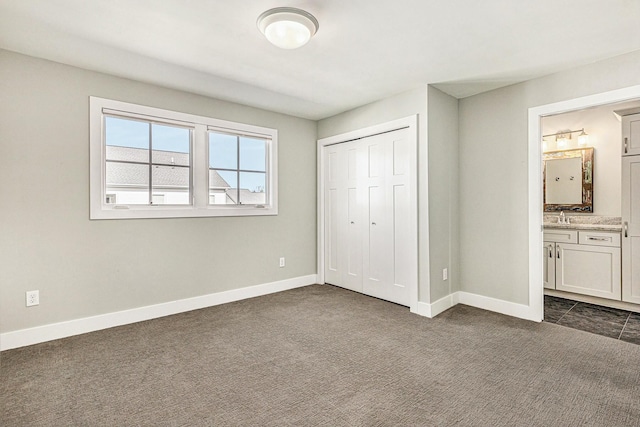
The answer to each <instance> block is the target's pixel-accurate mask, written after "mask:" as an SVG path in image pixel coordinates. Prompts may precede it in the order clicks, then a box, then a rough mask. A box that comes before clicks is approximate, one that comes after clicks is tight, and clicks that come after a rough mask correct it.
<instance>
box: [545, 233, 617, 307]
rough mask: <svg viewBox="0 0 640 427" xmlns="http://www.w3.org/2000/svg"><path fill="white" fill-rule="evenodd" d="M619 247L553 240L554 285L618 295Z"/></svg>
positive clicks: (610, 296) (569, 289)
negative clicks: (554, 256)
mask: <svg viewBox="0 0 640 427" xmlns="http://www.w3.org/2000/svg"><path fill="white" fill-rule="evenodd" d="M620 283H621V272H620V248H614V247H605V246H591V245H574V244H565V243H557V244H556V289H557V290H559V291H566V292H575V293H578V294H584V295H591V296H595V297H600V298H608V299H615V300H618V301H619V300H620V299H621V286H620Z"/></svg>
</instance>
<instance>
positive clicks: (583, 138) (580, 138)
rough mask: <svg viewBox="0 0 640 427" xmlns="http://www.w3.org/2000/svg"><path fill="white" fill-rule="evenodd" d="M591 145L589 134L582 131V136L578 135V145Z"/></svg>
mask: <svg viewBox="0 0 640 427" xmlns="http://www.w3.org/2000/svg"><path fill="white" fill-rule="evenodd" d="M588 143H589V134H587V133H586V132H585V131H584V128H583V129H582V132H581V133H580V135H578V145H587V144H588Z"/></svg>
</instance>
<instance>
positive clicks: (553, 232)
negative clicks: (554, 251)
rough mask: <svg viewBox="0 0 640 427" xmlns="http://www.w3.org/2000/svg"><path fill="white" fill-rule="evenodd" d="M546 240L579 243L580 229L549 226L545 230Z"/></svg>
mask: <svg viewBox="0 0 640 427" xmlns="http://www.w3.org/2000/svg"><path fill="white" fill-rule="evenodd" d="M544 241H545V242H556V243H578V231H577V230H561V229H554V228H547V229H545V230H544Z"/></svg>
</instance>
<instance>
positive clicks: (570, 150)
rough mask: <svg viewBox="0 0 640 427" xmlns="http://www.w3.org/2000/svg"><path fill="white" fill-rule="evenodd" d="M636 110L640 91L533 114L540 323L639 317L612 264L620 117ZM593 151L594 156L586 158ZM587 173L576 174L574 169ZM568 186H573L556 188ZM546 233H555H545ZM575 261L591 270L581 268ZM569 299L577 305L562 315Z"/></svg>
mask: <svg viewBox="0 0 640 427" xmlns="http://www.w3.org/2000/svg"><path fill="white" fill-rule="evenodd" d="M634 107H640V86H634V87H629V88H624V89H619V90H615V91H610V92H605V93H601V94H597V95H591V96H587V97H582V98H577V99H572V100H568V101H562V102H558V103H554V104H548V105H543V106H539V107H534V108H530V109H529V253H530V256H529V297H530V306H531V307H532V309H534V310H539V311H537V312H539V313H540V319H543V316H544V319H545V320H547V321H556V322H557V323H560V324H562V322H563V321H564V322H565V323H572V322H573V323H577V322H576V321H575V320H576V319H573V318H572V317H576V318H577V316H578V315H579V314H580V313H581V312H582V311H584V313H582V314H583V316H582V317H583V318H585V317H589V316H584V314H585V313H587V311H589V309H593V308H594V307H595V308H596V309H597V308H598V307H600V308H604V307H610V308H612V309H615V308H619V309H625V310H627V311H629V312H632V311H640V306H639V305H636V304H629V303H625V302H623V301H621V298H620V286H621V284H620V279H619V277H620V274H621V272H620V263H619V261H618V263H617V264H616V263H615V262H614V261H612V259H613V258H614V257H615V254H616V252H617V253H618V259H619V257H620V255H619V252H620V241H619V240H618V241H617V242H616V237H615V236H616V234H617V236H618V237H617V239H620V229H621V219H620V217H621V184H620V183H621V163H622V162H621V160H620V159H621V152H622V148H621V147H622V144H621V142H620V141H621V137H620V129H621V126H620V115H618V116H616V115H614V111H620V110H629V109H632V108H634ZM584 135H587V138H586V141H585V138H581V137H583V136H584ZM587 148H589V149H590V151H591V153H592V155H593V157H588V156H585V154H584V152H585V151H589V150H585V149H587ZM564 159H574V160H573V161H567V162H566V170H564V167H563V168H558V167H556V166H559V165H560V164H561V163H562V162H561V161H560V160H564ZM575 159H577V160H575ZM545 160H547V161H548V162H549V164H548V165H545ZM546 166H549V168H548V169H547V168H546ZM581 166H582V169H581V170H576V171H575V172H576V173H573V172H574V171H573V170H572V169H571V168H576V167H577V168H578V169H580V167H581ZM547 172H549V173H550V174H551V175H553V176H547ZM572 178H573V180H572ZM545 179H546V180H547V181H549V180H551V181H549V182H550V183H549V186H550V187H552V188H551V189H549V187H548V186H547V185H546V183H545ZM563 181H565V182H566V184H567V185H566V186H565V187H563V188H556V186H559V185H560V184H561V183H562V182H563ZM551 182H552V183H551ZM547 190H550V191H547ZM554 191H555V193H554ZM565 191H566V192H567V193H566V194H565V193H564V192H565ZM571 191H573V192H577V193H576V194H573V193H571ZM574 196H575V197H574ZM558 222H561V224H558ZM567 222H568V223H567ZM543 226H551V227H549V229H548V230H551V231H552V232H551V233H547V234H545V233H544V228H543ZM607 226H609V228H611V230H609V229H606V227H607ZM580 230H582V231H580ZM616 230H617V231H616ZM581 234H582V236H581ZM580 244H582V245H583V246H582V247H581V246H579V245H580ZM616 246H617V249H616ZM540 248H542V251H541V250H540ZM581 249H586V251H585V250H582V251H580V250H581ZM571 260H573V261H572V262H570V261H571ZM576 260H581V262H586V263H587V268H584V269H582V268H580V267H579V266H578V267H576V265H577V264H575V261H576ZM605 261H607V262H609V267H607V264H606V262H605ZM598 263H600V267H602V268H600V267H598ZM607 268H608V270H607ZM616 268H617V270H616ZM590 269H591V270H593V271H591V270H590ZM585 274H586V275H585ZM598 275H600V276H602V277H601V278H596V279H594V277H595V276H598ZM558 276H560V280H558ZM616 277H617V279H616ZM590 280H591V281H592V282H593V283H596V284H597V285H593V286H591V285H589V281H590ZM606 280H609V281H610V282H611V283H608V284H607V283H606ZM616 280H617V283H618V285H617V290H616V287H615V286H613V285H612V283H615V281H616ZM543 283H544V288H543ZM603 283H604V285H603ZM572 286H573V287H572ZM599 287H600V288H601V289H599ZM615 292H617V295H615ZM545 295H546V296H545ZM563 300H566V301H573V303H569V302H568V304H570V305H571V307H570V308H569V309H568V310H565V311H564V312H563V313H562V314H560V311H562V310H564V309H565V308H566V307H564V305H563V304H561V302H562V301H563ZM554 303H555V304H554ZM584 307H588V309H587V308H584ZM572 310H575V311H574V313H573V314H571V311H572ZM585 310H586V311H585ZM555 311H558V312H557V313H556V312H555ZM574 315H575V316H574ZM591 317H593V318H595V317H597V316H591ZM621 317H624V316H621ZM583 318H581V319H580V320H584V319H583ZM562 319H564V320H562ZM628 319H629V316H627V317H626V318H625V322H626V321H627V320H628ZM639 321H640V318H639ZM567 326H569V325H567Z"/></svg>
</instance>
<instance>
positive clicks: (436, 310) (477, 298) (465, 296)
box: [416, 292, 540, 322]
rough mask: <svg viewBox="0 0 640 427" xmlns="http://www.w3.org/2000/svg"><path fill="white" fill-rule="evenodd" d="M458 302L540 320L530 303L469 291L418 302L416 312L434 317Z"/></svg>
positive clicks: (513, 315) (536, 320) (526, 318)
mask: <svg viewBox="0 0 640 427" xmlns="http://www.w3.org/2000/svg"><path fill="white" fill-rule="evenodd" d="M456 304H465V305H469V306H471V307H476V308H481V309H483V310H488V311H493V312H496V313H500V314H506V315H507V316H512V317H518V318H520V319H525V320H533V321H534V322H539V321H540V319H539V315H538V314H537V313H532V310H531V307H529V306H528V305H524V304H516V303H513V302H509V301H504V300H499V299H496V298H491V297H485V296H482V295H477V294H472V293H469V292H454V293H452V294H450V295H447V296H446V297H444V298H441V299H439V300H438V301H436V302H434V303H432V304H428V303H425V302H418V309H417V310H416V314H419V315H421V316H425V317H429V318H433V317H436V316H437V315H438V314H440V313H442V312H443V311H445V310H447V309H449V308H451V307H453V306H454V305H456Z"/></svg>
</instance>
